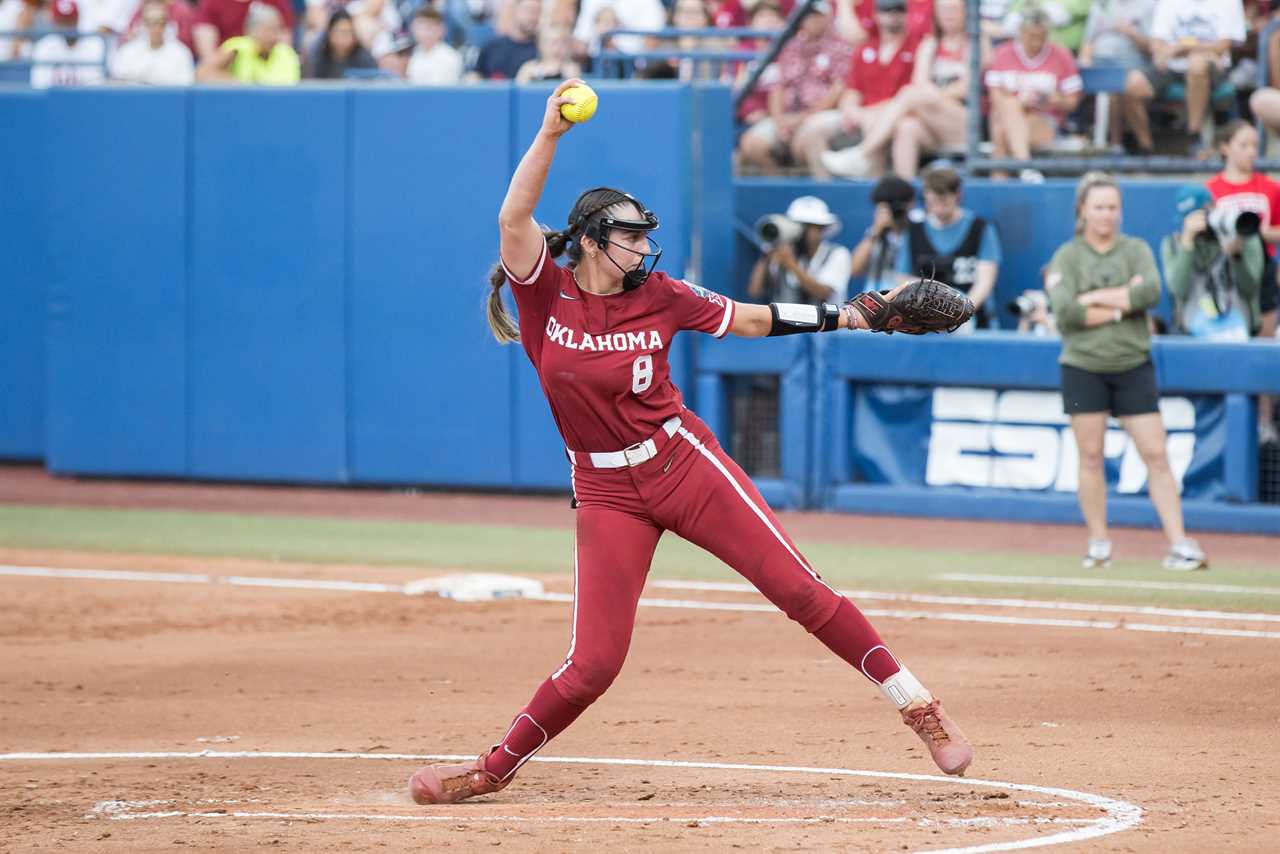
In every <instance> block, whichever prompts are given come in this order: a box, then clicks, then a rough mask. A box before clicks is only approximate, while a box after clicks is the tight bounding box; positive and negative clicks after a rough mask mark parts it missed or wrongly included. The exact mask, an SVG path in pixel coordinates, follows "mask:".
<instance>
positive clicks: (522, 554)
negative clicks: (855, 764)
mask: <svg viewBox="0 0 1280 854" xmlns="http://www.w3.org/2000/svg"><path fill="white" fill-rule="evenodd" d="M0 547H8V548H50V549H68V550H76V551H91V552H92V551H108V552H125V553H141V554H171V555H189V556H217V557H241V558H253V559H262V560H280V561H306V562H314V563H353V564H367V565H378V564H403V565H409V566H422V567H431V568H448V569H468V570H486V571H498V572H513V573H539V574H541V573H560V574H564V575H566V576H567V575H568V574H569V573H570V572H571V571H572V547H573V536H572V532H570V531H568V530H556V529H540V528H515V527H504V526H498V525H482V524H465V525H462V524H441V523H425V522H401V521H385V520H367V519H339V518H317V517H297V516H253V515H241V514H232V513H186V512H173V511H156V510H116V509H96V508H67V507H26V506H0ZM800 547H801V548H802V549H803V551H804V552H805V555H806V557H808V558H809V560H810V562H811V563H812V564H813V566H814V567H815V568H816V569H818V570H819V571H820V572H821V573H822V575H823V577H824V578H826V579H827V580H828V581H829V582H831V583H832V584H834V585H838V586H842V587H846V588H860V589H870V590H893V591H909V592H934V593H957V594H959V593H965V594H972V595H977V596H1014V597H1022V598H1035V599H1069V600H1073V601H1090V602H1115V603H1123V604H1151V605H1172V606H1185V607H1200V608H1222V609H1227V610H1255V611H1272V612H1280V595H1259V594H1248V595H1246V594H1238V593H1231V594H1221V593H1209V592H1204V591H1190V592H1183V591H1154V590H1153V591H1147V590H1117V589H1106V588H1066V587H1050V586H1040V585H1026V584H1018V583H1015V582H1010V583H1009V584H976V583H962V582H946V581H941V580H939V579H937V578H936V577H935V576H937V575H938V574H940V573H983V574H998V575H1037V576H1084V575H1086V573H1084V572H1083V571H1082V570H1080V568H1079V566H1078V564H1077V562H1076V559H1075V558H1073V557H1067V556H1062V555H1037V554H1027V553H1018V552H1001V551H994V550H993V551H961V552H953V551H945V550H940V549H930V548H909V547H905V546H902V547H885V546H866V545H858V546H846V545H835V544H831V543H823V542H812V541H801V542H800ZM653 575H654V576H655V577H658V578H684V579H711V580H720V581H733V580H739V579H738V577H737V576H736V575H735V574H734V573H733V572H732V571H731V570H729V569H728V568H727V567H725V566H724V565H723V564H721V563H720V561H718V560H717V559H715V558H714V557H712V556H711V555H709V554H707V553H705V552H703V551H701V550H700V549H698V548H696V547H694V546H692V545H689V544H688V543H686V542H684V541H683V540H680V539H679V538H677V537H675V536H673V535H668V536H665V537H664V538H663V540H662V543H661V545H660V546H659V548H658V553H657V556H656V557H655V559H654V565H653ZM1093 575H1095V576H1096V575H1098V574H1097V573H1094V574H1093ZM1103 577H1106V578H1115V579H1140V580H1145V581H1174V582H1190V583H1211V584H1232V585H1246V586H1254V587H1274V588H1277V589H1280V573H1278V572H1276V571H1274V570H1269V569H1266V568H1263V567H1256V566H1246V565H1230V564H1223V565H1216V564H1215V566H1214V569H1213V571H1212V572H1209V573H1194V574H1182V573H1168V572H1164V571H1163V570H1161V569H1159V567H1158V566H1157V564H1156V562H1155V561H1154V560H1148V561H1132V560H1127V561H1117V562H1116V563H1115V564H1113V566H1112V568H1111V569H1109V570H1107V571H1106V572H1105V575H1104V576H1103Z"/></svg>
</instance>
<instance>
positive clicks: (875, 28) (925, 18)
mask: <svg viewBox="0 0 1280 854" xmlns="http://www.w3.org/2000/svg"><path fill="white" fill-rule="evenodd" d="M854 14H855V15H856V16H857V18H858V24H859V25H860V26H861V27H862V29H863V31H864V32H865V33H866V34H867V38H868V39H874V38H875V37H876V36H878V35H879V34H880V26H879V25H878V24H877V23H876V0H859V2H858V5H857V7H856V8H855V9H854ZM932 32H933V0H907V33H908V34H909V35H912V36H915V37H916V38H924V37H925V36H927V35H929V34H930V33H932Z"/></svg>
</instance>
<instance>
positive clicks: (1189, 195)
mask: <svg viewBox="0 0 1280 854" xmlns="http://www.w3.org/2000/svg"><path fill="white" fill-rule="evenodd" d="M1211 204H1213V196H1211V195H1210V194H1209V191H1208V189H1206V188H1205V186H1204V184H1183V185H1182V186H1181V187H1179V188H1178V195H1177V196H1175V197H1174V201H1173V209H1174V210H1176V211H1177V212H1178V222H1182V220H1183V219H1184V218H1186V216H1187V214H1189V213H1191V212H1192V211H1198V210H1200V209H1201V208H1205V207H1208V206H1209V205H1211Z"/></svg>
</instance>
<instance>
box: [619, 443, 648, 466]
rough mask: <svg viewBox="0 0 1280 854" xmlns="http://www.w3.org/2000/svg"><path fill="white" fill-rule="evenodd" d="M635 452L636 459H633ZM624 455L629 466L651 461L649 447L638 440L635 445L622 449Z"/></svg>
mask: <svg viewBox="0 0 1280 854" xmlns="http://www.w3.org/2000/svg"><path fill="white" fill-rule="evenodd" d="M633 453H634V454H635V455H636V456H635V458H634V459H632V454H633ZM622 457H623V459H625V460H626V461H627V465H628V466H638V465H640V464H641V463H647V462H648V461H649V459H650V457H649V449H648V448H646V447H645V444H644V442H636V443H635V444H634V445H631V446H630V447H627V448H623V449H622Z"/></svg>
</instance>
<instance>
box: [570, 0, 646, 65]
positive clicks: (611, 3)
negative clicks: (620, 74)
mask: <svg viewBox="0 0 1280 854" xmlns="http://www.w3.org/2000/svg"><path fill="white" fill-rule="evenodd" d="M604 9H611V10H612V11H613V17H614V21H613V22H612V23H610V22H609V21H608V20H607V19H606V20H605V21H603V22H602V21H601V20H600V14H601V12H602V11H603V10H604ZM666 25H667V10H666V7H664V6H663V5H662V2H661V0H582V8H581V9H579V10H578V20H577V23H576V24H574V27H573V38H574V41H575V42H576V43H577V44H576V51H577V55H578V56H581V57H585V56H587V55H588V54H589V53H590V52H591V51H590V48H591V46H592V45H594V44H596V43H597V42H598V40H599V39H600V36H601V33H603V32H605V31H607V30H609V29H624V30H644V31H648V32H657V31H658V30H660V29H662V28H663V27H665V26H666ZM613 44H614V47H615V48H617V49H618V50H620V51H623V52H624V53H639V52H640V51H642V50H644V48H645V37H644V36H634V35H632V36H628V35H623V36H617V37H616V38H614V40H613Z"/></svg>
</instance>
